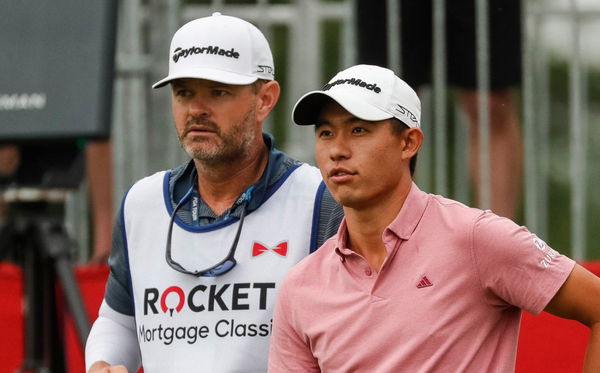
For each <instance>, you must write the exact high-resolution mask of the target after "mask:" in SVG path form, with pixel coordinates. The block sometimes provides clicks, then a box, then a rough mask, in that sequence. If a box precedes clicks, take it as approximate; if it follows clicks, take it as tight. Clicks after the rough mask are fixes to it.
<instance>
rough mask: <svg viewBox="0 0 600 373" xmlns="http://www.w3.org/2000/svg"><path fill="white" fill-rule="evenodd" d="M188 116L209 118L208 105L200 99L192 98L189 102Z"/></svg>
mask: <svg viewBox="0 0 600 373" xmlns="http://www.w3.org/2000/svg"><path fill="white" fill-rule="evenodd" d="M189 110H190V115H192V116H205V117H207V116H209V115H210V113H211V110H210V105H208V103H207V101H206V100H203V99H202V98H201V97H197V98H194V99H193V100H191V102H190V109H189Z"/></svg>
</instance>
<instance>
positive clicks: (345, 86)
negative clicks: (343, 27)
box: [292, 65, 421, 128]
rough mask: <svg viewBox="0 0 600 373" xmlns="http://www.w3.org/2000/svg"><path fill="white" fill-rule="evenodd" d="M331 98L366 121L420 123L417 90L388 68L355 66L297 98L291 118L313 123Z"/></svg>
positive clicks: (303, 123) (300, 121) (411, 125)
mask: <svg viewBox="0 0 600 373" xmlns="http://www.w3.org/2000/svg"><path fill="white" fill-rule="evenodd" d="M331 100H333V101H335V102H337V103H338V104H340V105H341V106H342V107H343V108H344V109H346V110H347V111H348V112H349V113H350V114H352V115H353V116H355V117H357V118H360V119H362V120H367V121H380V120H385V119H390V118H396V119H398V120H400V121H401V122H402V123H404V124H406V125H407V126H409V127H412V128H415V127H419V126H420V121H421V119H420V118H421V101H420V100H419V97H418V96H417V93H416V92H415V91H414V90H413V89H412V88H411V87H410V86H409V85H408V84H406V82H404V81H403V80H402V79H400V78H398V77H397V76H396V74H394V72H393V71H392V70H390V69H386V68H384V67H380V66H374V65H356V66H352V67H349V68H347V69H346V70H343V71H340V72H339V73H337V74H336V75H335V76H334V77H333V78H332V79H331V80H330V81H329V83H327V84H325V86H324V87H323V89H322V90H320V91H312V92H309V93H307V94H305V95H304V96H302V97H301V98H300V100H298V102H297V103H296V105H295V106H294V110H293V111H292V119H293V120H294V122H295V123H296V124H299V125H310V124H315V123H316V122H317V120H318V118H319V115H320V112H321V109H323V106H324V105H326V104H327V103H329V102H331Z"/></svg>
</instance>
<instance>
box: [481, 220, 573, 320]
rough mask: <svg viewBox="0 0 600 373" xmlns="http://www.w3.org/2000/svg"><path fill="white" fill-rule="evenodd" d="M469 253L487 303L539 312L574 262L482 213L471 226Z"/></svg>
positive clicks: (520, 229)
mask: <svg viewBox="0 0 600 373" xmlns="http://www.w3.org/2000/svg"><path fill="white" fill-rule="evenodd" d="M472 253H473V258H474V261H475V265H476V267H477V271H478V275H479V278H480V281H481V285H482V286H483V288H484V290H485V291H486V293H487V294H488V295H489V298H488V300H489V302H490V303H492V304H494V305H498V306H503V305H506V306H508V305H513V306H516V307H519V308H521V309H524V310H526V311H529V312H531V313H533V314H536V315H537V314H539V313H541V312H542V311H543V310H544V308H545V307H546V305H547V304H548V303H549V302H550V300H551V299H552V298H553V297H554V295H555V294H556V292H557V291H558V290H559V289H560V287H561V286H562V284H563V283H564V282H565V280H566V279H567V277H568V276H569V274H570V273H571V271H572V270H573V267H574V265H575V262H574V261H573V260H571V259H570V258H568V257H566V256H564V255H561V254H560V253H558V252H557V251H556V250H554V249H552V248H551V247H549V246H548V245H547V244H546V243H545V242H544V241H543V240H542V239H540V238H539V237H537V236H536V235H535V234H533V233H531V232H530V231H529V230H528V229H527V228H526V227H523V226H518V225H517V224H515V223H514V222H513V221H511V220H509V219H506V218H503V217H499V216H497V215H495V214H493V213H491V212H484V213H483V214H482V215H480V216H479V217H478V218H477V220H476V221H475V223H474V225H473V233H472Z"/></svg>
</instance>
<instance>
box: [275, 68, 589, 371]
mask: <svg viewBox="0 0 600 373" xmlns="http://www.w3.org/2000/svg"><path fill="white" fill-rule="evenodd" d="M420 106H421V104H420V101H419V98H418V97H417V95H416V93H415V92H414V91H413V90H412V89H411V88H410V87H409V86H408V85H407V84H406V83H405V82H404V81H402V80H401V79H399V78H398V77H396V76H395V75H394V73H393V72H392V71H391V70H388V69H384V68H381V67H377V66H369V65H357V66H353V67H351V68H348V69H346V70H344V71H342V72H340V73H338V74H337V75H336V76H335V77H334V78H333V79H332V80H331V81H329V83H328V84H326V85H325V87H324V88H323V90H321V91H313V92H309V93H307V94H306V95H304V96H303V97H302V98H301V99H300V100H299V101H298V102H297V103H296V106H295V107H294V112H293V118H294V121H295V122H296V123H297V124H299V125H312V124H315V125H316V126H315V137H316V150H315V152H316V159H317V163H318V166H319V167H320V169H321V173H322V175H323V179H324V180H325V183H326V184H327V187H328V188H329V189H330V191H331V192H332V194H333V196H334V198H335V199H336V200H337V201H338V202H339V203H341V204H342V205H343V206H344V213H345V219H344V221H343V222H342V224H341V226H340V229H339V231H338V234H337V235H336V236H334V237H332V238H331V239H329V240H328V241H327V242H326V243H325V244H324V245H323V246H322V247H321V248H320V249H319V250H317V252H315V253H314V254H312V255H310V256H308V257H307V258H305V259H304V260H302V261H301V262H300V263H299V264H298V265H297V266H296V267H294V268H293V269H292V270H291V271H290V272H289V273H288V275H287V277H286V279H285V281H284V282H283V284H282V286H281V289H280V291H279V295H278V301H277V306H276V309H275V316H274V320H273V335H272V339H271V348H270V357H269V372H272V373H279V372H286V373H287V372H382V373H383V372H513V371H514V369H515V358H516V351H517V339H518V333H519V322H520V319H521V310H522V309H523V310H527V311H529V312H531V313H533V314H539V313H540V312H542V311H544V310H545V311H548V312H551V313H553V314H555V315H558V316H561V317H567V318H572V319H576V320H578V321H580V322H582V323H584V324H586V325H588V326H589V327H590V328H591V331H592V332H591V335H590V341H589V345H588V350H587V353H586V358H585V359H586V361H585V369H586V371H587V372H592V371H593V372H598V371H600V279H598V278H597V277H596V276H594V275H592V274H591V273H590V272H588V271H587V270H585V269H583V268H582V267H581V266H579V265H577V264H576V263H575V262H574V261H573V260H571V259H569V258H567V257H565V256H563V255H560V254H559V253H558V252H556V251H555V250H553V249H552V248H550V247H549V246H548V245H546V243H545V242H544V241H543V240H541V239H540V238H538V237H537V236H536V235H535V234H533V233H531V232H529V231H528V230H527V228H525V227H521V226H518V225H516V224H515V223H514V222H512V221H511V220H508V219H506V218H502V217H499V216H497V215H495V214H493V213H492V212H490V211H482V210H479V209H475V208H470V207H467V206H465V205H463V204H461V203H459V202H456V201H453V200H450V199H446V198H444V197H441V196H438V195H432V194H428V193H424V192H422V191H421V190H419V188H418V187H417V185H415V184H414V182H413V180H412V172H413V171H414V165H415V159H416V155H417V152H418V150H419V148H420V147H421V144H422V141H423V132H422V131H421V129H420V114H421V108H420Z"/></svg>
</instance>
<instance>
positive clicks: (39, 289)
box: [0, 189, 90, 373]
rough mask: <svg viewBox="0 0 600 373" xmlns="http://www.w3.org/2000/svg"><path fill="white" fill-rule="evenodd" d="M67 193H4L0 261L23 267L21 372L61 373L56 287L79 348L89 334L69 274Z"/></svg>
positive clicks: (70, 248)
mask: <svg viewBox="0 0 600 373" xmlns="http://www.w3.org/2000/svg"><path fill="white" fill-rule="evenodd" d="M66 194H67V193H66V192H65V191H61V190H45V189H26V190H25V189H13V190H7V191H6V192H4V199H5V201H7V202H8V206H9V216H8V219H7V223H6V224H5V226H4V228H3V229H2V231H1V232H0V250H1V252H0V254H1V255H0V257H2V258H7V259H10V260H13V261H15V262H16V263H17V264H19V265H21V266H22V268H23V279H24V285H25V286H24V293H25V294H24V298H25V359H24V361H23V364H22V366H21V368H20V370H19V372H22V373H25V372H27V373H29V372H40V373H42V372H43V373H45V372H52V373H56V372H65V371H66V364H65V354H64V352H65V351H64V338H63V335H62V334H63V333H62V330H61V328H60V327H59V326H61V325H63V323H62V319H61V314H60V313H59V312H58V311H57V306H58V304H57V300H56V290H57V287H56V285H57V284H58V285H60V288H61V289H62V291H63V294H64V298H65V300H66V305H67V309H68V311H69V312H70V314H71V316H72V317H73V321H74V323H75V329H76V332H77V336H78V337H79V341H80V343H81V345H82V346H83V345H84V344H85V341H86V339H87V336H88V334H89V331H90V323H89V320H88V317H87V313H86V311H85V308H84V306H83V302H82V300H81V296H80V293H79V288H78V286H77V282H76V280H75V276H74V273H73V269H72V262H71V254H72V251H73V248H74V247H75V243H74V241H73V240H72V239H71V238H70V237H69V235H68V234H67V231H66V229H65V227H64V224H63V209H64V202H65V198H66Z"/></svg>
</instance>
